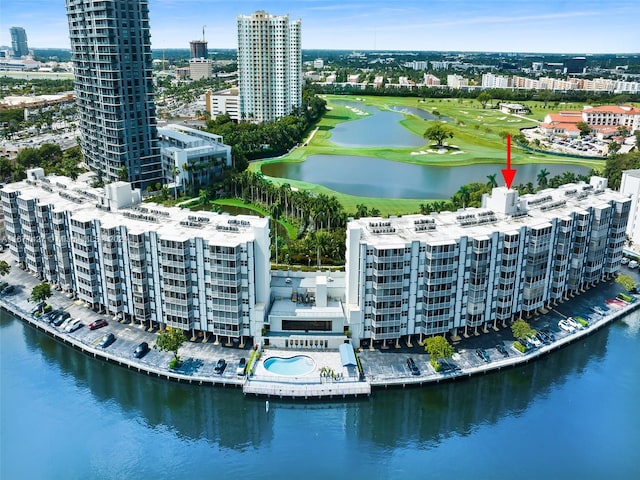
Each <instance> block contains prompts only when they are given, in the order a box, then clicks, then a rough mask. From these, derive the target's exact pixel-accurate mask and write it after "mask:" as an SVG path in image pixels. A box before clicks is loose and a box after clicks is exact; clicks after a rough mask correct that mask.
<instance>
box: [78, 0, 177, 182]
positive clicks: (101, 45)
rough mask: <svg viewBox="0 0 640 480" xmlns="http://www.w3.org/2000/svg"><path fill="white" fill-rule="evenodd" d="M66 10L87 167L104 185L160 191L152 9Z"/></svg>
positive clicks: (127, 3)
mask: <svg viewBox="0 0 640 480" xmlns="http://www.w3.org/2000/svg"><path fill="white" fill-rule="evenodd" d="M66 3H67V17H68V20H69V37H70V40H71V60H72V62H73V65H74V77H75V90H76V96H77V102H76V103H77V106H78V112H79V115H80V130H81V132H82V139H81V145H82V152H83V154H84V158H85V162H86V163H87V164H88V165H89V168H91V170H92V171H95V172H96V173H97V174H98V175H99V176H100V179H101V180H102V181H103V182H105V183H110V182H113V181H117V180H122V179H124V180H127V181H129V182H131V183H133V184H134V186H136V187H144V186H146V185H148V184H150V183H153V184H155V183H156V182H161V183H163V182H164V179H163V176H162V168H161V160H160V146H159V142H158V133H157V128H156V109H155V103H154V98H153V80H152V62H151V35H150V33H149V6H148V1H147V0H66Z"/></svg>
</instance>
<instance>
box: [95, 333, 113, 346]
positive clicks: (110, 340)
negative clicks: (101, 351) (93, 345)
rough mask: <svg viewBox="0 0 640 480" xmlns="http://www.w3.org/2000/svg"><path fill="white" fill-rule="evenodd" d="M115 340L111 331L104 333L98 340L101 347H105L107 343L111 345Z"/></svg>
mask: <svg viewBox="0 0 640 480" xmlns="http://www.w3.org/2000/svg"><path fill="white" fill-rule="evenodd" d="M115 341H116V336H115V335H114V334H113V333H106V334H105V335H104V336H103V337H102V339H101V340H100V343H99V345H100V346H101V347H102V348H106V347H108V346H109V345H111V344H112V343H113V342H115Z"/></svg>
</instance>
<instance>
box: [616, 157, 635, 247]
mask: <svg viewBox="0 0 640 480" xmlns="http://www.w3.org/2000/svg"><path fill="white" fill-rule="evenodd" d="M620 192H621V193H622V194H624V195H628V196H629V197H630V198H631V213H630V214H629V223H628V224H627V235H628V236H629V238H631V240H632V241H633V243H634V244H635V245H640V212H638V208H639V207H640V203H638V200H640V170H625V171H623V172H622V181H621V182H620Z"/></svg>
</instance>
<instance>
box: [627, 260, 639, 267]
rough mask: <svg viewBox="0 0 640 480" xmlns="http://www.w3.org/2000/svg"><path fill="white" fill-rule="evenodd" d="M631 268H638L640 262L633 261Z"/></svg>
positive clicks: (630, 264) (630, 263)
mask: <svg viewBox="0 0 640 480" xmlns="http://www.w3.org/2000/svg"><path fill="white" fill-rule="evenodd" d="M629 268H638V262H637V260H631V261H630V262H629Z"/></svg>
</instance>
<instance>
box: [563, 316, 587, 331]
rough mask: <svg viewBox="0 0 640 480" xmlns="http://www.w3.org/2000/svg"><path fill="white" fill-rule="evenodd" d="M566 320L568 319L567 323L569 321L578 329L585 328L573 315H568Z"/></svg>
mask: <svg viewBox="0 0 640 480" xmlns="http://www.w3.org/2000/svg"><path fill="white" fill-rule="evenodd" d="M565 320H566V321H567V323H569V325H571V326H572V327H573V328H575V329H576V330H582V329H583V328H584V327H583V326H582V325H580V323H578V322H577V321H576V320H575V319H574V318H573V317H567V318H566V319H565Z"/></svg>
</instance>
